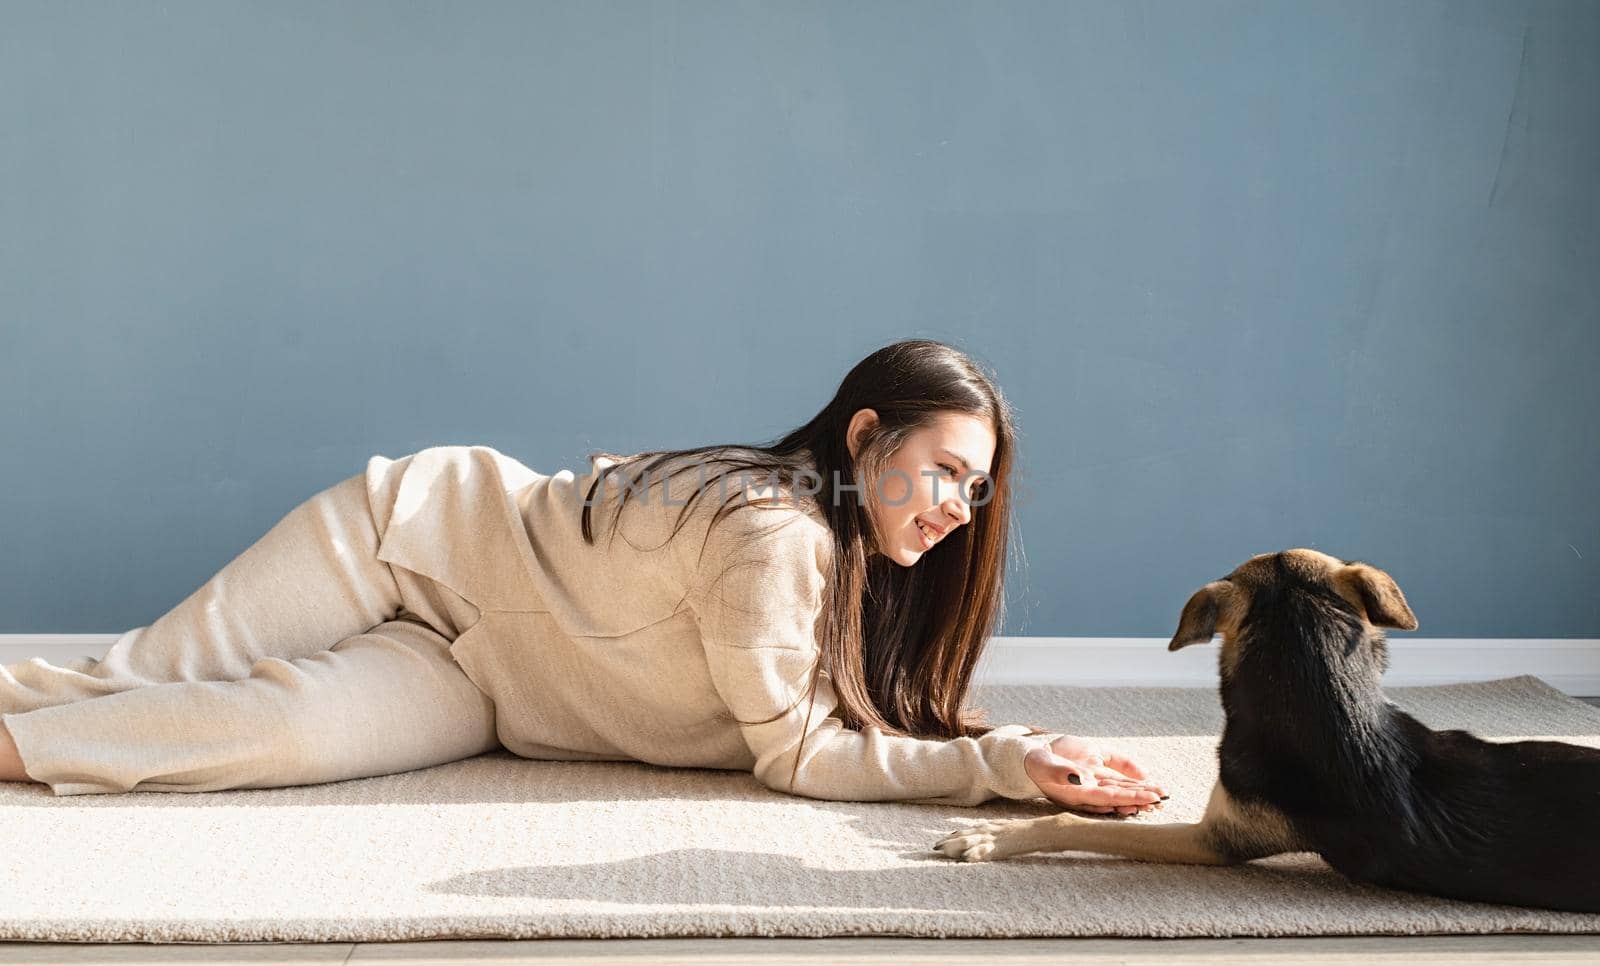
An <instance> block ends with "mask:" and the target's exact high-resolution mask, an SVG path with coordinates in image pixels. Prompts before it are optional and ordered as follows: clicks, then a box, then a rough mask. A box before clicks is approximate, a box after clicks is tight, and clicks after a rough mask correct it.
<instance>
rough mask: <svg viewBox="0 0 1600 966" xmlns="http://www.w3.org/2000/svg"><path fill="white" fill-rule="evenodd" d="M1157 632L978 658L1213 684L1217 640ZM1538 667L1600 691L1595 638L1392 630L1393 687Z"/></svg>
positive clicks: (994, 649)
mask: <svg viewBox="0 0 1600 966" xmlns="http://www.w3.org/2000/svg"><path fill="white" fill-rule="evenodd" d="M1167 641H1168V638H1155V637H997V638H995V639H994V642H993V644H992V645H991V646H990V648H989V650H988V651H987V652H986V653H985V654H984V656H983V659H982V660H981V661H979V663H978V669H977V672H976V676H977V680H979V681H983V682H987V683H992V684H1057V685H1060V684H1068V685H1085V686H1091V687H1115V686H1120V685H1136V686H1143V687H1174V688H1197V687H1207V688H1214V687H1216V686H1217V650H1218V647H1219V645H1218V644H1217V643H1216V642H1214V641H1213V642H1212V643H1210V644H1193V645H1190V646H1189V647H1185V648H1183V649H1181V650H1179V651H1176V652H1169V651H1168V650H1167ZM1521 674H1532V675H1534V676H1536V677H1538V678H1541V679H1542V680H1544V681H1545V682H1546V683H1547V684H1549V685H1550V686H1551V687H1554V688H1557V689H1559V690H1561V691H1564V692H1566V693H1567V694H1570V695H1574V696H1584V697H1588V696H1593V695H1600V640H1597V639H1593V638H1443V637H1436V638H1401V637H1390V638H1389V670H1388V673H1386V674H1385V675H1384V676H1383V683H1384V684H1385V685H1387V686H1389V687H1407V686H1412V685H1424V684H1455V683H1459V682H1463V681H1490V680H1494V679H1495V678H1509V677H1516V676H1518V675H1521Z"/></svg>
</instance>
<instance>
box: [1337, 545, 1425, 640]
mask: <svg viewBox="0 0 1600 966" xmlns="http://www.w3.org/2000/svg"><path fill="white" fill-rule="evenodd" d="M1333 579H1334V580H1336V581H1338V582H1339V583H1340V584H1341V585H1343V586H1344V587H1345V588H1346V589H1348V590H1349V591H1351V592H1352V593H1354V594H1355V596H1356V598H1357V599H1358V600H1360V601H1361V609H1362V610H1364V611H1366V612H1367V622H1368V623H1371V624H1376V625H1377V626H1379V627H1395V628H1399V629H1400V630H1402V631H1414V630H1416V629H1417V615H1415V614H1413V613H1411V606H1410V605H1409V604H1407V603H1406V595H1405V594H1402V593H1401V592H1400V585H1399V584H1397V583H1395V582H1394V578H1393V577H1390V576H1389V575H1388V574H1386V573H1384V572H1383V571H1381V570H1379V569H1378V568H1377V567H1374V566H1372V565H1371V564H1364V563H1361V562H1359V561H1356V562H1353V563H1349V564H1346V565H1345V566H1343V567H1340V568H1339V569H1338V570H1337V571H1336V572H1335V573H1334V575H1333Z"/></svg>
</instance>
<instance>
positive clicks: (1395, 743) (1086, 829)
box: [934, 549, 1600, 912]
mask: <svg viewBox="0 0 1600 966" xmlns="http://www.w3.org/2000/svg"><path fill="white" fill-rule="evenodd" d="M1384 627H1394V628H1400V629H1403V630H1415V629H1416V627H1417V619H1416V617H1415V616H1414V615H1413V614H1412V613H1411V608H1410V606H1408V605H1407V603H1406V599H1405V596H1404V595H1403V594H1402V593H1401V592H1400V588H1399V587H1398V586H1397V585H1396V584H1395V582H1394V580H1393V579H1391V578H1390V577H1389V575H1388V574H1386V573H1384V572H1383V571H1382V570H1379V569H1377V568H1376V567H1372V566H1370V565H1368V564H1365V563H1361V562H1359V561H1345V560H1340V559H1338V558H1337V557H1330V556H1328V555H1327V554H1324V553H1319V552H1318V551H1315V550H1305V549H1296V550H1286V551H1284V552H1282V553H1275V554H1261V555H1258V556H1256V557H1252V558H1251V559H1250V560H1248V561H1246V562H1245V563H1243V564H1241V565H1240V566H1239V567H1238V568H1237V569H1235V570H1234V571H1233V573H1231V574H1229V575H1228V576H1226V577H1224V578H1222V579H1220V580H1215V581H1212V582H1211V583H1209V584H1206V585H1205V586H1204V587H1202V588H1200V590H1198V591H1196V592H1195V594H1194V596H1193V597H1191V598H1189V602H1188V603H1187V604H1186V605H1185V606H1184V608H1183V615H1182V617H1181V618H1180V619H1179V623H1178V631H1177V633H1176V634H1174V635H1173V637H1172V642H1171V643H1170V644H1168V645H1167V650H1169V651H1175V650H1178V649H1179V648H1181V647H1186V646H1188V645H1190V644H1198V643H1204V642H1207V641H1209V640H1211V638H1212V635H1213V634H1221V635H1222V638H1223V641H1222V647H1221V650H1220V653H1219V655H1218V661H1217V663H1218V670H1219V672H1220V677H1221V697H1222V707H1223V711H1224V712H1225V715H1226V724H1225V725H1224V727H1223V732H1222V741H1221V744H1220V746H1219V747H1218V753H1217V757H1218V764H1219V774H1218V780H1217V783H1216V785H1215V786H1214V787H1213V788H1212V790H1211V797H1210V800H1209V801H1208V802H1207V804H1206V810H1205V815H1204V816H1203V817H1202V818H1201V820H1200V821H1199V822H1198V823H1194V824H1180V823H1166V824H1154V823H1143V822H1126V821H1119V820H1114V819H1113V820H1107V819H1100V818H1086V817H1083V816H1080V815H1073V814H1070V813H1065V812H1063V813H1060V814H1056V815H1049V816H1046V817H1044V818H1035V819H1011V820H1003V821H996V822H987V823H984V824H981V825H977V826H974V827H971V828H967V829H963V830H962V831H960V832H956V833H953V834H951V835H949V836H946V837H945V838H944V839H943V840H941V841H940V842H939V843H937V844H936V845H935V846H934V848H935V849H937V850H938V851H940V852H943V853H944V854H946V855H950V856H953V857H957V858H961V859H965V860H967V861H969V862H972V861H981V860H985V859H1002V858H1006V857H1008V856H1013V855H1020V854H1023V853H1027V852H1060V851H1083V852H1100V853H1109V854H1112V855H1121V856H1127V857H1129V858H1134V859H1142V860H1145V861H1151V862H1184V863H1201V864H1206V865H1228V864H1233V863H1238V862H1245V861H1248V860H1250V859H1255V858H1260V857H1263V856H1268V855H1275V854H1277V853H1280V852H1316V853H1318V854H1319V855H1321V856H1322V858H1323V859H1325V860H1326V861H1327V862H1328V864H1329V865H1331V866H1332V867H1333V868H1335V869H1337V870H1338V871H1339V872H1342V873H1344V874H1345V875H1346V876H1348V877H1350V878H1351V879H1355V880H1358V881H1362V882H1370V883H1373V884H1376V885H1381V886H1388V887H1390V888H1396V889H1406V890H1412V891H1416V892H1425V893H1430V894H1432V895H1438V896H1446V897H1450V898H1456V899H1470V900H1478V901H1483V902H1502V903H1510V904H1514V905H1523V906H1538V907H1543V908H1549V909H1564V910H1573V911H1580V912H1600V749H1595V748H1586V747H1583V746H1580V745H1573V744H1568V743H1566V742H1561V741H1511V742H1489V741H1484V740H1482V739H1480V738H1477V737H1475V736H1473V735H1471V734H1469V733H1467V732H1465V731H1459V730H1455V731H1433V730H1431V729H1429V728H1427V727H1426V726H1424V725H1423V724H1422V723H1421V722H1419V721H1418V720H1417V719H1416V718H1413V717H1412V716H1411V715H1409V714H1407V713H1405V712H1404V711H1401V710H1400V709H1399V708H1398V707H1396V706H1395V705H1393V704H1391V703H1390V702H1389V701H1388V700H1386V699H1385V698H1384V696H1383V691H1382V689H1381V688H1380V687H1379V681H1378V679H1379V677H1380V676H1381V675H1382V674H1383V672H1384V670H1385V669H1386V668H1387V667H1388V663H1389V662H1388V652H1387V650H1386V644H1385V640H1384V632H1383V631H1382V630H1380V628H1384Z"/></svg>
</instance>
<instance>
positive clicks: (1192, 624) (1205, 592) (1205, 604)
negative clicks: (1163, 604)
mask: <svg viewBox="0 0 1600 966" xmlns="http://www.w3.org/2000/svg"><path fill="white" fill-rule="evenodd" d="M1223 583H1224V582H1223V581H1220V580H1213V581H1212V582H1211V583H1209V584H1206V585H1205V586H1204V587H1201V588H1200V589H1199V590H1197V591H1195V592H1194V596H1193V597H1190V598H1189V602H1188V603H1187V604H1184V605H1183V614H1182V616H1180V617H1179V618H1178V630H1177V633H1175V634H1173V635H1172V642H1171V643H1169V644H1168V645H1167V650H1169V651H1176V650H1177V649H1179V648H1180V647H1188V646H1189V645H1190V644H1204V643H1206V642H1208V641H1210V640H1211V638H1212V637H1213V636H1214V635H1215V634H1216V633H1217V605H1218V603H1219V598H1220V597H1221V596H1222V593H1223V590H1224V587H1223Z"/></svg>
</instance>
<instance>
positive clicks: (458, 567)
mask: <svg viewBox="0 0 1600 966" xmlns="http://www.w3.org/2000/svg"><path fill="white" fill-rule="evenodd" d="M1013 448H1014V432H1013V428H1012V418H1011V414H1010V411H1009V409H1008V407H1007V405H1006V403H1005V401H1004V400H1003V398H1002V397H1001V395H1000V393H999V392H998V390H997V389H996V388H995V386H994V384H993V382H992V380H991V379H989V378H988V377H987V376H986V375H985V374H984V373H983V372H982V371H981V370H980V368H979V367H978V366H977V365H976V364H975V363H974V362H973V361H972V360H971V359H969V358H968V357H966V356H965V355H963V354H962V353H960V352H958V351H957V350H955V349H953V348H951V347H949V346H947V345H944V344H941V343H938V342H934V341H930V340H910V341H905V342H899V343H895V344H893V345H889V346H886V347H884V348H883V349H880V350H878V351H877V352H874V353H873V354H871V355H870V356H868V357H867V358H866V359H864V360H863V361H862V362H861V363H859V364H858V365H857V366H856V367H855V368H854V369H852V370H851V372H850V373H849V374H848V375H847V376H846V378H845V380H844V382H843V383H842V384H841V386H840V387H839V390H838V392H837V393H836V394H835V396H834V398H833V400H832V401H831V402H830V403H829V404H828V405H827V407H826V408H824V409H823V410H822V412H820V413H819V414H817V416H816V417H815V418H813V419H812V420H811V421H810V422H808V423H806V424H805V425H804V426H802V427H800V428H799V429H796V430H794V431H793V432H791V433H789V434H788V435H787V436H784V437H783V438H782V439H780V440H779V441H778V442H776V443H774V444H772V445H768V446H705V447H699V448H697V449H689V450H675V451H663V452H648V453H641V454H637V455H635V456H633V457H629V458H626V459H624V458H622V457H619V456H614V455H611V454H604V453H597V454H593V455H592V456H591V462H592V463H593V464H594V465H593V468H592V470H591V472H589V473H588V474H587V475H586V476H585V477H583V478H582V479H581V480H580V479H577V478H575V477H574V476H573V474H572V473H570V472H568V471H563V472H560V473H557V474H555V475H553V476H550V475H545V474H541V473H538V472H535V471H534V470H531V469H529V468H528V467H526V466H524V465H522V464H521V463H518V462H517V461H516V460H513V459H511V458H510V457H508V456H506V455H504V454H502V453H500V452H498V451H496V450H494V449H492V448H490V447H487V446H439V447H430V448H428V449H424V450H422V451H419V452H417V453H413V454H410V455H408V456H405V457H402V458H400V459H396V460H391V459H388V458H386V457H382V456H374V457H372V458H371V459H370V460H369V461H368V464H367V468H366V471H365V472H364V473H362V474H358V475H356V476H352V477H350V478H348V479H346V480H344V481H343V482H341V483H339V484H337V485H335V486H333V487H330V488H328V489H327V490H324V491H322V492H320V493H318V494H316V495H315V496H313V497H312V498H311V499H310V500H307V501H306V502H305V503H303V504H301V505H300V506H299V507H296V508H295V509H294V510H293V511H291V512H290V513H289V514H288V515H287V516H286V517H284V519H283V520H281V521H279V523H278V524H277V525H275V526H274V527H273V528H272V529H271V530H270V531H268V533H267V534H266V535H265V536H263V537H262V538H261V540H259V541H258V542H257V543H256V544H254V545H252V546H251V547H250V548H249V549H247V550H246V551H245V552H244V553H242V554H240V555H239V556H238V557H237V558H235V559H234V560H233V561H231V562H230V563H228V564H227V566H225V567H224V568H223V569H222V570H221V571H220V572H218V574H217V575H216V576H214V577H213V578H211V580H210V581H208V582H207V583H206V584H205V585H204V586H202V587H201V588H200V589H199V590H197V591H195V592H194V593H193V594H191V595H190V596H189V597H188V598H186V599H185V600H184V601H183V602H182V603H180V604H179V605H178V606H177V607H175V608H174V609H173V610H172V611H170V612H168V613H167V614H165V615H163V616H162V617H161V618H160V619H158V620H157V621H155V622H154V623H153V624H151V625H149V626H148V627H141V628H135V629H134V630H132V631H129V632H127V633H126V634H123V635H122V636H121V637H120V638H119V639H118V640H117V642H116V643H115V644H113V645H112V647H111V648H110V650H109V651H108V652H107V654H106V656H105V657H103V658H101V659H93V658H79V659H77V660H76V661H73V662H70V663H69V664H67V665H65V666H54V665H50V664H48V663H46V662H44V661H43V660H41V659H38V658H35V659H33V660H31V661H27V662H23V663H20V664H13V665H10V666H8V667H5V668H0V780H8V781H37V782H41V783H44V784H47V785H49V786H50V787H51V789H52V790H53V791H54V792H55V794H57V795H75V794H93V793H108V792H120V791H128V790H139V791H215V790H220V789H225V788H260V787H276V786H284V785H296V784H312V783H319V782H327V781H338V780H343V779H351V778H361V777H368V776H372V775H381V774H392V773H395V772H399V771H407V770H411V769H415V768H421V767H427V766H430V765H437V764H443V763H445V762H449V761H455V760H458V759H461V758H466V757H471V756H473V755H477V754H481V753H483V752H486V751H490V750H494V749H496V748H501V747H503V748H506V749H509V750H510V751H512V752H513V753H515V754H517V755H520V756H523V757H527V758H539V759H565V760H637V761H644V762H649V763H653V764H658V765H664V766H677V767H709V768H734V769H743V770H748V771H751V772H752V773H753V774H754V775H755V776H756V778H757V779H759V780H760V781H761V782H762V783H763V784H765V785H767V786H769V787H771V788H774V789H778V790H781V791H785V792H790V793H793V794H798V795H804V796H808V797H813V798H824V799H834V800H862V801H870V800H899V801H919V802H927V803H932V804H958V805H976V804H978V803H980V802H983V801H987V800H989V799H991V798H994V797H997V796H1001V797H1007V798H1030V797H1035V796H1037V795H1039V794H1041V793H1042V794H1043V795H1045V796H1046V797H1047V798H1049V799H1050V800H1051V801H1054V802H1056V803H1058V804H1060V805H1063V806H1068V807H1071V808H1075V809H1079V810H1083V811H1093V812H1119V813H1124V814H1128V813H1132V812H1136V811H1142V810H1148V809H1151V808H1156V807H1159V800H1160V799H1161V798H1162V797H1164V796H1165V792H1164V791H1163V790H1162V789H1161V788H1160V787H1159V786H1157V785H1155V784H1154V783H1152V782H1150V781H1147V780H1146V778H1145V776H1144V774H1143V773H1142V771H1141V769H1140V768H1139V767H1138V765H1136V764H1135V763H1134V762H1132V761H1131V760H1129V759H1128V758H1127V757H1126V756H1123V755H1119V754H1116V753H1114V752H1111V751H1109V750H1101V749H1098V748H1096V747H1095V745H1094V744H1093V743H1091V742H1088V741H1085V740H1083V739H1080V738H1076V737H1073V736H1069V735H1062V734H1059V733H1053V732H1044V731H1041V730H1039V729H1030V728H1028V727H1026V726H1023V725H1007V726H1005V727H1002V728H989V727H987V726H986V725H985V724H983V723H982V722H981V720H979V718H978V716H977V714H976V713H975V712H973V711H970V710H968V709H967V708H965V706H964V704H965V698H966V694H967V691H968V688H969V683H970V679H971V676H972V672H973V668H974V666H975V664H976V663H977V660H978V657H979V655H980V653H981V651H982V648H983V646H984V644H985V643H986V641H987V638H988V635H989V634H990V633H992V630H993V628H994V626H995V625H996V624H997V622H998V616H999V612H1000V605H1001V601H1002V586H1003V583H1002V578H1003V573H1004V555H1005V548H1006V535H1007V530H1008V524H1009V518H1010V505H1011V493H1010V486H1009V480H1010V476H1011V470H1012V456H1013ZM691 477H692V478H691ZM873 481H876V483H874V482H873ZM730 491H731V495H730ZM713 493H717V494H720V497H717V498H713V496H712V494H713ZM597 518H598V521H599V522H600V523H601V524H602V526H601V527H600V528H597V527H596V525H595V524H596V522H597ZM606 524H609V525H608V526H606ZM599 529H605V530H606V531H607V534H606V538H605V539H603V540H602V539H597V533H598V530H599ZM684 530H688V531H689V533H687V534H685V533H683V531H684ZM618 536H621V537H622V538H623V539H622V541H621V544H620V545H619V544H618V542H617V539H616V538H617V537H618ZM330 642H331V646H330Z"/></svg>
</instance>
